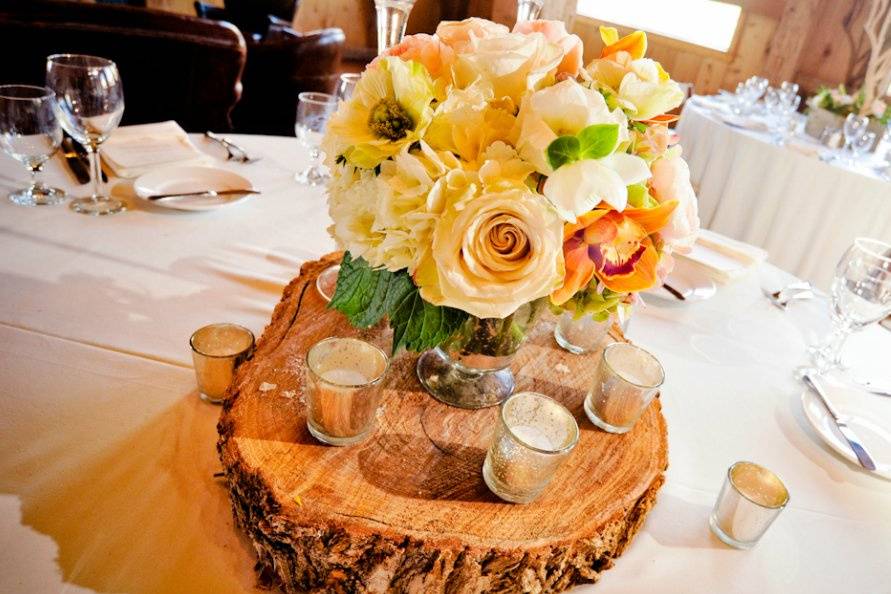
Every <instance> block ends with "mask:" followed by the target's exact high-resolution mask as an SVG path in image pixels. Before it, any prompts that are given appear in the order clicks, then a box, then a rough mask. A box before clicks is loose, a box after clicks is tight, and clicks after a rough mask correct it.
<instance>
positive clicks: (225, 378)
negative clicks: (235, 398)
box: [189, 324, 254, 404]
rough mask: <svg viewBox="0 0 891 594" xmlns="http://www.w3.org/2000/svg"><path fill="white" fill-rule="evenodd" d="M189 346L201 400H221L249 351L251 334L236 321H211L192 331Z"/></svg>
mask: <svg viewBox="0 0 891 594" xmlns="http://www.w3.org/2000/svg"><path fill="white" fill-rule="evenodd" d="M189 345H190V346H191V347H192V362H193V363H194V365H195V378H196V379H197V380H198V391H199V393H200V394H201V399H202V400H204V401H205V402H210V403H211V404H220V403H222V402H223V400H224V399H225V397H226V390H227V389H228V388H229V384H231V383H232V376H233V375H234V374H235V369H236V368H237V367H238V366H239V365H241V363H242V362H243V361H245V360H247V359H248V358H250V356H251V353H253V350H254V335H253V334H252V333H251V331H250V330H248V329H247V328H245V327H243V326H239V325H237V324H211V325H209V326H205V327H203V328H199V329H198V330H196V331H195V333H194V334H192V337H191V338H190V339H189Z"/></svg>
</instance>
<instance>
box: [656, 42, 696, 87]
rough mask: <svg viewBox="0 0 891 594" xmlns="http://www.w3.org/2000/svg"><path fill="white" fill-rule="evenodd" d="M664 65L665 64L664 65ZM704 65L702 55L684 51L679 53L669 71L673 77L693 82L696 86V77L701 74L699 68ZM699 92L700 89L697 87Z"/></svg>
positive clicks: (677, 79)
mask: <svg viewBox="0 0 891 594" xmlns="http://www.w3.org/2000/svg"><path fill="white" fill-rule="evenodd" d="M663 66H664V65H663ZM701 66H702V57H700V56H697V55H696V54H691V53H686V52H682V53H679V54H678V55H677V58H676V59H675V61H674V65H673V66H672V67H671V68H670V69H669V68H667V67H666V70H668V73H669V74H671V78H673V79H674V80H676V81H678V82H685V83H691V84H693V87H694V88H696V84H695V81H696V77H697V76H698V75H699V70H700V68H701ZM696 92H697V93H698V92H699V90H698V89H697V90H696Z"/></svg>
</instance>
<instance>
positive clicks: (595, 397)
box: [585, 342, 665, 433]
mask: <svg viewBox="0 0 891 594" xmlns="http://www.w3.org/2000/svg"><path fill="white" fill-rule="evenodd" d="M664 380H665V371H664V370H663V369H662V365H661V364H660V363H659V360H658V359H656V357H654V356H653V355H651V354H650V353H648V352H647V351H645V350H643V349H642V348H640V347H638V346H635V345H633V344H629V343H626V342H616V343H613V344H611V345H609V346H607V347H606V348H605V349H603V353H602V355H601V357H600V364H599V367H598V369H597V374H596V377H595V378H594V384H593V386H592V387H591V390H590V391H589V392H588V395H587V396H586V397H585V414H586V415H587V416H588V418H589V419H590V420H591V422H592V423H594V424H595V425H597V426H598V427H600V428H601V429H603V430H604V431H607V432H609V433H626V432H628V431H630V430H631V428H632V427H633V426H634V424H635V423H636V422H637V419H638V418H639V417H640V415H641V413H643V411H644V410H646V408H647V406H649V404H650V402H651V401H652V400H653V398H654V397H655V396H656V392H657V391H658V390H659V387H660V386H661V385H662V382H663V381H664Z"/></svg>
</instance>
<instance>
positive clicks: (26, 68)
mask: <svg viewBox="0 0 891 594" xmlns="http://www.w3.org/2000/svg"><path fill="white" fill-rule="evenodd" d="M55 53H82V54H92V55H97V56H102V57H105V58H109V59H111V60H114V61H115V63H117V65H118V69H119V71H120V73H121V79H122V81H123V84H124V102H125V105H126V107H125V109H124V119H123V122H122V123H123V124H139V123H146V122H159V121H163V120H171V119H172V120H176V121H177V122H179V123H180V125H181V126H183V128H185V129H186V130H189V131H193V132H199V131H202V132H203V131H204V130H230V129H231V118H230V115H231V111H232V108H233V106H234V105H235V103H236V102H237V101H238V99H239V96H240V95H241V82H240V81H241V73H242V70H243V68H244V64H245V59H246V55H247V47H246V45H245V41H244V38H243V37H242V35H241V33H240V32H239V31H238V29H237V28H235V27H234V26H233V25H230V24H229V23H225V22H220V21H211V20H205V19H199V18H196V17H190V16H184V15H178V14H173V13H169V12H162V11H156V10H147V9H141V8H133V7H129V6H116V5H102V4H86V3H80V2H64V1H62V2H59V1H49V0H3V2H0V55H2V56H4V58H3V66H2V67H0V82H2V83H13V82H19V83H31V84H41V85H42V84H43V83H44V77H45V74H46V66H45V60H46V56H48V55H49V54H55Z"/></svg>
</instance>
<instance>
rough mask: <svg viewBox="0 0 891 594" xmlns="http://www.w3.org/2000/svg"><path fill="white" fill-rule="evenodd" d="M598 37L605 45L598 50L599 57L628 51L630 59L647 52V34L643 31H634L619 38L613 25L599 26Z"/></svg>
mask: <svg viewBox="0 0 891 594" xmlns="http://www.w3.org/2000/svg"><path fill="white" fill-rule="evenodd" d="M600 38H601V39H602V40H603V43H604V45H605V47H604V48H603V50H601V52H600V57H601V58H608V57H609V56H612V55H615V54H617V53H619V52H628V53H629V54H630V55H631V59H632V60H639V59H640V58H643V57H644V56H645V55H646V53H647V34H646V33H644V32H643V31H635V32H634V33H630V34H628V35H626V36H625V37H622V38H621V39H619V32H618V31H617V30H616V29H615V27H600Z"/></svg>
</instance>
